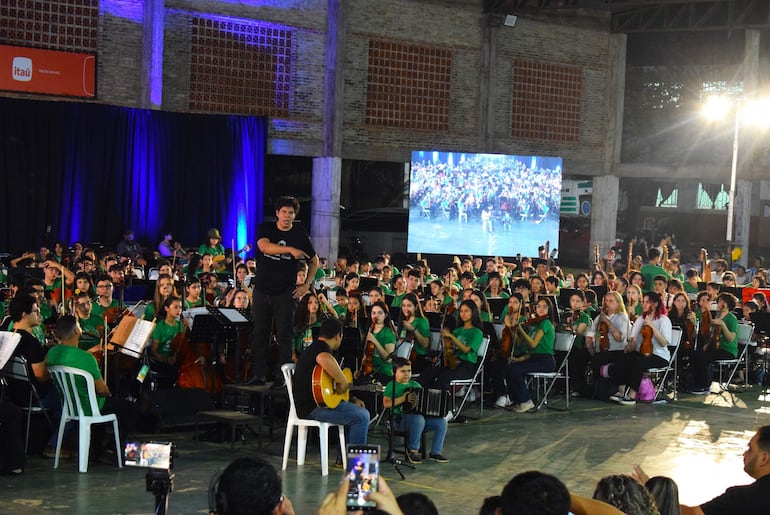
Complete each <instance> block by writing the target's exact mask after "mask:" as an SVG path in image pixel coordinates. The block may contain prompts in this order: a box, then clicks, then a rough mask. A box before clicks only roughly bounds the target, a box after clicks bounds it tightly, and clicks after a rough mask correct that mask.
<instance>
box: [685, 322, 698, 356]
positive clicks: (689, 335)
mask: <svg viewBox="0 0 770 515" xmlns="http://www.w3.org/2000/svg"><path fill="white" fill-rule="evenodd" d="M682 325H683V326H684V327H683V329H684V338H685V340H684V342H682V346H683V348H684V349H685V350H692V349H693V348H694V347H695V342H694V340H695V336H696V335H695V324H693V323H692V320H690V317H687V318H685V319H684V324H682Z"/></svg>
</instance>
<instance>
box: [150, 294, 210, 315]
mask: <svg viewBox="0 0 770 515" xmlns="http://www.w3.org/2000/svg"><path fill="white" fill-rule="evenodd" d="M201 306H203V297H198V300H196V301H195V302H190V301H189V300H187V298H185V299H184V309H185V310H188V309H192V308H199V307H201ZM147 307H148V308H149V307H150V306H147ZM152 310H153V311H155V307H153V308H152ZM145 313H147V310H145Z"/></svg>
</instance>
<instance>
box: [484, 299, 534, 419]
mask: <svg viewBox="0 0 770 515" xmlns="http://www.w3.org/2000/svg"><path fill="white" fill-rule="evenodd" d="M501 318H502V319H503V332H502V339H501V341H500V351H499V352H497V353H496V355H495V356H494V358H493V360H492V361H490V362H489V363H488V366H489V375H490V382H491V383H492V395H493V396H494V397H495V398H496V399H497V400H496V401H495V407H497V408H507V407H508V406H510V405H511V404H513V403H512V402H511V398H510V397H509V396H508V393H507V392H506V389H505V367H506V366H507V365H508V359H509V358H510V357H512V356H514V355H516V353H517V350H518V349H520V348H521V345H520V340H521V338H520V337H519V335H518V333H517V331H516V328H517V326H518V325H520V324H522V323H524V322H525V321H526V320H527V317H526V316H524V313H523V306H522V297H521V294H520V293H518V292H513V293H512V294H511V296H510V297H508V304H506V306H505V307H504V308H503V312H502V313H501ZM525 350H526V349H525ZM522 353H523V352H518V354H522Z"/></svg>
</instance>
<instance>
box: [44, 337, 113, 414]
mask: <svg viewBox="0 0 770 515" xmlns="http://www.w3.org/2000/svg"><path fill="white" fill-rule="evenodd" d="M46 362H47V364H48V366H49V367H51V366H65V367H73V368H79V369H80V370H83V371H85V372H88V373H89V374H91V376H93V378H94V381H97V380H98V379H101V378H102V373H101V372H100V371H99V364H98V363H96V358H94V356H93V354H91V353H90V352H86V351H84V350H82V349H78V348H77V347H70V346H69V345H56V346H54V347H51V350H49V351H48V355H47V356H46ZM75 385H76V386H77V390H78V396H79V397H80V403H81V405H82V406H83V412H84V413H85V414H86V415H87V416H91V415H92V413H91V402H90V400H89V398H88V389H87V388H86V382H85V381H84V380H83V379H82V378H77V379H76V381H75ZM96 402H97V405H98V406H99V409H102V408H103V407H104V397H97V398H96Z"/></svg>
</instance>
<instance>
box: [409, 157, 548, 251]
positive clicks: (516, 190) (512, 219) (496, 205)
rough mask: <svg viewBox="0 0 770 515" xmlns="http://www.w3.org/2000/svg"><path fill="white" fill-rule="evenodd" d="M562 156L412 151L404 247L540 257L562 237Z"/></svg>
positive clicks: (421, 249)
mask: <svg viewBox="0 0 770 515" xmlns="http://www.w3.org/2000/svg"><path fill="white" fill-rule="evenodd" d="M561 166H562V159H561V158H560V157H541V156H507V155H500V154H468V153H458V152H436V151H422V150H419V151H414V152H412V161H411V174H410V177H411V179H410V183H409V226H408V235H407V251H408V252H424V253H431V254H454V255H459V254H470V255H473V256H515V255H516V254H521V255H522V256H537V250H538V247H540V246H541V245H543V244H544V243H545V241H549V242H550V248H552V249H554V248H558V244H559V208H560V205H561V175H562V168H561Z"/></svg>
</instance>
